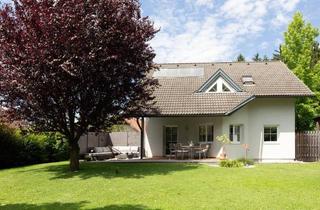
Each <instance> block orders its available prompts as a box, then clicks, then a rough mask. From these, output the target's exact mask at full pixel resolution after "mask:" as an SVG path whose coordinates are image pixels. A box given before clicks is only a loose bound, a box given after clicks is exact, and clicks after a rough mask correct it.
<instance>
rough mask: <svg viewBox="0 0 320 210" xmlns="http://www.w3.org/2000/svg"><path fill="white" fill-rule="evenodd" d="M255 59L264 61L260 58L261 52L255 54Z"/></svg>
mask: <svg viewBox="0 0 320 210" xmlns="http://www.w3.org/2000/svg"><path fill="white" fill-rule="evenodd" d="M252 60H253V61H262V59H261V58H260V55H259V53H257V54H255V55H254V56H253V58H252Z"/></svg>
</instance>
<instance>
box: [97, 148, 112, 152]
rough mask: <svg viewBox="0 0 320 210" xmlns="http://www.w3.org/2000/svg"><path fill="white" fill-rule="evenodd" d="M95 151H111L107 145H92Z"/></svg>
mask: <svg viewBox="0 0 320 210" xmlns="http://www.w3.org/2000/svg"><path fill="white" fill-rule="evenodd" d="M94 152H95V153H103V152H112V151H111V149H110V148H109V147H94Z"/></svg>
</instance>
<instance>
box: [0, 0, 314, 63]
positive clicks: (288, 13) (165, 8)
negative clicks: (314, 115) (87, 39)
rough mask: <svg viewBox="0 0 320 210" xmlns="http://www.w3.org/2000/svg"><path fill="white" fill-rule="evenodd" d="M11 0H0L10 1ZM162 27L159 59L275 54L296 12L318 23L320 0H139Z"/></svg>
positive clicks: (156, 42) (146, 13) (158, 37)
mask: <svg viewBox="0 0 320 210" xmlns="http://www.w3.org/2000/svg"><path fill="white" fill-rule="evenodd" d="M9 1H10V0H2V1H1V0H0V2H2V3H4V2H9ZM140 2H141V6H142V8H141V9H142V12H143V15H144V16H149V17H150V19H151V20H153V21H154V24H155V27H157V28H160V32H158V33H157V35H156V37H155V38H154V39H153V40H152V41H151V42H150V43H151V46H152V47H153V48H154V50H155V52H156V54H157V56H156V58H155V61H156V62H158V63H159V62H207V61H231V60H234V59H235V58H236V57H237V55H238V54H239V53H242V54H244V55H245V57H246V58H247V59H248V60H249V59H251V58H252V57H253V55H254V54H255V53H257V52H258V53H259V54H260V55H261V56H263V55H265V54H266V55H267V56H269V57H271V56H272V53H273V52H274V50H275V49H278V47H279V44H280V43H281V42H282V39H283V32H284V31H285V30H286V28H287V25H288V23H289V22H290V20H291V18H292V16H293V14H294V12H296V11H301V12H302V13H303V15H304V17H305V19H306V20H307V21H308V22H311V23H312V24H313V25H314V26H316V27H318V28H320V15H319V14H320V0H140Z"/></svg>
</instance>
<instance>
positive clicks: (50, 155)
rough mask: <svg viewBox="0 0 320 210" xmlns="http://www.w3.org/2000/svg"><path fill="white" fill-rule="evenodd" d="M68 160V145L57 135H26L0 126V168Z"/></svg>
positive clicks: (51, 133)
mask: <svg viewBox="0 0 320 210" xmlns="http://www.w3.org/2000/svg"><path fill="white" fill-rule="evenodd" d="M67 159H68V145H67V143H66V141H65V140H64V139H63V136H62V135H61V134H59V133H53V132H49V133H37V134H36V133H27V134H23V133H22V132H21V131H20V130H18V129H13V128H9V127H7V126H5V125H0V168H9V167H15V166H22V165H30V164H35V163H46V162H55V161H62V160H67Z"/></svg>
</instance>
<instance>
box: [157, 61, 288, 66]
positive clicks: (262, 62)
mask: <svg viewBox="0 0 320 210" xmlns="http://www.w3.org/2000/svg"><path fill="white" fill-rule="evenodd" d="M228 63H237V64H240V63H241V64H243V63H244V64H246V63H256V64H265V63H283V62H282V61H280V60H270V61H240V62H239V61H213V62H167V63H155V65H169V64H171V65H177V64H228Z"/></svg>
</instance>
